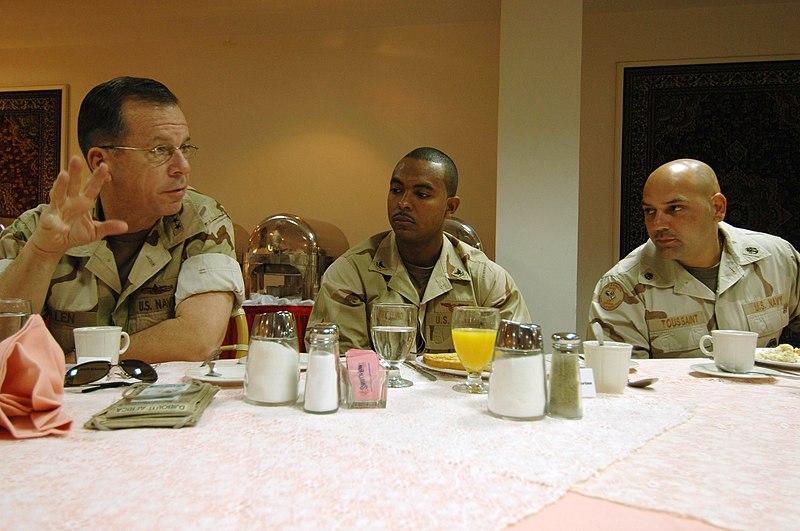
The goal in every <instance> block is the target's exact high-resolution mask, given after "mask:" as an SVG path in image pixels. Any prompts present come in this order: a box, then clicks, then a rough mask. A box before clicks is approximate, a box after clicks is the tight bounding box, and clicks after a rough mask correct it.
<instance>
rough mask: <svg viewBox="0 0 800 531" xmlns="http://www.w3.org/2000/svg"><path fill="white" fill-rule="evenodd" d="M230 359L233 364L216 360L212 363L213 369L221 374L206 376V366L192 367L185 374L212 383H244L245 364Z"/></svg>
mask: <svg viewBox="0 0 800 531" xmlns="http://www.w3.org/2000/svg"><path fill="white" fill-rule="evenodd" d="M225 361H227V360H225ZM232 361H234V363H233V364H223V363H221V362H219V361H218V362H217V363H216V364H215V365H214V370H215V371H216V372H218V373H220V374H222V376H207V374H208V367H206V366H203V367H192V368H191V369H189V370H188V371H186V376H188V377H189V378H192V379H194V380H199V381H201V382H208V383H213V384H223V385H231V384H241V383H244V368H245V366H244V365H243V364H239V363H236V361H235V360H232Z"/></svg>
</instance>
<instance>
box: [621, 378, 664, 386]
mask: <svg viewBox="0 0 800 531" xmlns="http://www.w3.org/2000/svg"><path fill="white" fill-rule="evenodd" d="M657 381H658V378H641V379H639V380H628V387H639V388H642V387H649V386H650V385H652V384H654V383H656V382H657Z"/></svg>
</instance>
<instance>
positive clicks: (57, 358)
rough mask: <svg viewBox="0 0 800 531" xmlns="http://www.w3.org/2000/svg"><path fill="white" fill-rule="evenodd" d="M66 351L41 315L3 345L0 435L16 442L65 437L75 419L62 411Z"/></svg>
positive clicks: (0, 387) (0, 346) (1, 358)
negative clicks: (58, 436) (4, 433)
mask: <svg viewBox="0 0 800 531" xmlns="http://www.w3.org/2000/svg"><path fill="white" fill-rule="evenodd" d="M63 397H64V351H63V350H61V347H60V346H59V345H58V343H56V340H55V339H53V336H51V335H50V332H49V331H48V330H47V326H46V325H45V324H44V321H43V320H42V318H41V316H40V315H36V314H34V315H31V316H30V317H29V318H28V322H27V323H25V326H23V327H22V329H21V330H20V331H19V332H17V333H16V334H14V335H13V336H11V337H9V338H7V339H5V340H3V342H2V343H0V434H2V433H3V431H4V430H7V431H8V432H10V433H11V436H12V437H15V438H17V439H28V438H31V437H43V436H45V435H51V434H55V435H64V434H66V433H67V432H68V431H69V428H70V426H71V425H72V419H70V418H69V417H68V416H66V415H65V414H64V413H63V412H62V411H61V401H62V399H63Z"/></svg>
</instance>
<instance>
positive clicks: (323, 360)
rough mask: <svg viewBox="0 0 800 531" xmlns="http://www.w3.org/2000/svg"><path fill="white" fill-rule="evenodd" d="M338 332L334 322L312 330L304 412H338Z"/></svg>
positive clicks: (317, 326)
mask: <svg viewBox="0 0 800 531" xmlns="http://www.w3.org/2000/svg"><path fill="white" fill-rule="evenodd" d="M338 366H339V331H338V329H337V328H336V325H335V324H333V323H319V324H317V325H315V326H313V327H311V328H310V329H309V341H308V368H307V369H306V387H305V393H304V397H305V398H304V401H303V409H304V410H305V411H307V412H309V413H335V412H336V411H337V410H338V409H339V387H338V385H339V373H338V372H337V369H338Z"/></svg>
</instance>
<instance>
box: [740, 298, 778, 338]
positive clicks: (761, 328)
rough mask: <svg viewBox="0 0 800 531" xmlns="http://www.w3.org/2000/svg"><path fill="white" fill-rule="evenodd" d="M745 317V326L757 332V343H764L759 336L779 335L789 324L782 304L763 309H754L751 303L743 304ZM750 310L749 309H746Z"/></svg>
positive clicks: (771, 336)
mask: <svg viewBox="0 0 800 531" xmlns="http://www.w3.org/2000/svg"><path fill="white" fill-rule="evenodd" d="M742 308H743V309H744V312H745V315H746V317H747V326H748V327H749V328H750V331H751V332H756V333H758V337H759V342H758V344H759V345H762V344H766V343H765V342H762V341H760V340H761V338H768V339H771V338H773V337H775V338H777V337H780V335H781V332H782V331H783V329H784V328H785V327H786V326H787V325H788V324H789V314H788V312H787V311H786V307H785V306H783V305H782V304H781V305H779V306H773V307H772V308H767V309H765V310H760V311H758V310H754V309H753V304H752V303H751V304H743V305H742ZM748 310H750V311H748Z"/></svg>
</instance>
